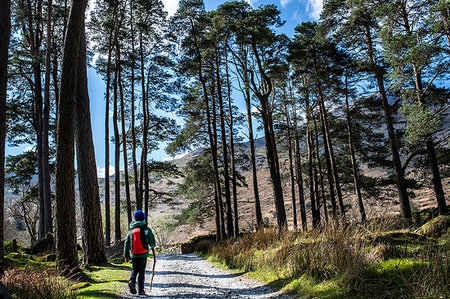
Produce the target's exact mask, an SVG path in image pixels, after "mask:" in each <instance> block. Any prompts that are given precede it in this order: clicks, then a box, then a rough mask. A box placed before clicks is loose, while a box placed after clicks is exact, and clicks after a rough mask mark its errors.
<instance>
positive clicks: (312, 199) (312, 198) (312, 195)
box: [304, 91, 316, 230]
mask: <svg viewBox="0 0 450 299" xmlns="http://www.w3.org/2000/svg"><path fill="white" fill-rule="evenodd" d="M305 110H306V144H307V148H308V179H309V200H310V202H311V207H312V205H313V203H315V201H316V199H315V198H316V195H315V193H314V185H313V184H314V177H313V167H314V139H313V134H312V125H311V115H312V110H311V107H310V106H309V92H308V91H307V94H306V96H305ZM311 215H312V217H313V221H312V223H313V225H315V223H316V221H315V220H314V217H315V213H311ZM304 225H305V228H304V230H306V229H307V227H306V223H305V224H304Z"/></svg>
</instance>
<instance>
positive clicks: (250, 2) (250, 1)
mask: <svg viewBox="0 0 450 299" xmlns="http://www.w3.org/2000/svg"><path fill="white" fill-rule="evenodd" d="M245 1H247V2H248V4H250V5H253V4H255V3H256V2H258V0H245Z"/></svg>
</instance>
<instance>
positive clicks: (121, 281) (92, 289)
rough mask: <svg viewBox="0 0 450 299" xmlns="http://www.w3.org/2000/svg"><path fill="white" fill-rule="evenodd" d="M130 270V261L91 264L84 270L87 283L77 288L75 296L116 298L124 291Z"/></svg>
mask: <svg viewBox="0 0 450 299" xmlns="http://www.w3.org/2000/svg"><path fill="white" fill-rule="evenodd" d="M130 272H131V264H130V263H124V264H114V263H108V264H107V265H105V266H101V267H98V266H93V267H91V268H90V269H89V271H85V272H84V273H85V274H86V276H87V279H86V280H87V283H88V284H87V285H84V286H81V287H80V288H78V296H77V298H116V297H117V296H118V295H120V294H121V293H122V292H123V291H124V286H125V285H126V283H127V281H128V278H129V275H130ZM74 287H76V286H74Z"/></svg>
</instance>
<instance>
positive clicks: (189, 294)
mask: <svg viewBox="0 0 450 299" xmlns="http://www.w3.org/2000/svg"><path fill="white" fill-rule="evenodd" d="M157 259H158V260H157V262H156V270H155V278H154V279H153V289H152V292H151V293H149V287H150V279H151V276H152V265H153V260H150V259H149V260H148V263H147V271H146V273H145V291H146V293H147V295H146V296H143V295H142V296H137V295H134V296H133V295H131V294H130V293H129V292H128V288H127V292H126V293H124V294H123V295H122V297H120V298H136V297H138V298H252V299H253V298H258V299H259V298H291V297H289V296H287V295H284V294H282V293H281V292H277V291H275V290H273V289H271V288H269V287H266V286H264V285H263V284H261V283H259V282H256V281H254V280H252V279H250V278H247V277H244V276H242V274H234V273H231V272H228V271H225V270H222V269H218V268H216V267H214V266H213V265H212V264H211V263H210V262H209V261H206V260H205V259H203V258H201V257H199V256H198V255H195V254H160V255H158V256H157Z"/></svg>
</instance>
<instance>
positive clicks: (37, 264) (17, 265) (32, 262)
mask: <svg viewBox="0 0 450 299" xmlns="http://www.w3.org/2000/svg"><path fill="white" fill-rule="evenodd" d="M25 267H28V268H32V269H38V270H48V269H54V268H55V262H44V261H41V260H40V259H39V257H36V256H33V255H31V254H27V253H24V252H22V251H19V252H11V253H9V254H7V255H5V268H6V269H11V268H14V269H24V268H25Z"/></svg>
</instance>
